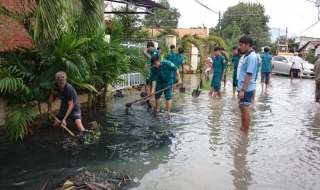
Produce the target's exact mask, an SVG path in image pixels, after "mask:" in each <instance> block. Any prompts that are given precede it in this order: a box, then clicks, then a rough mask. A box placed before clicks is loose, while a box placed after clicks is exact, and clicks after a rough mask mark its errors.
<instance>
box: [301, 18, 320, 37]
mask: <svg viewBox="0 0 320 190" xmlns="http://www.w3.org/2000/svg"><path fill="white" fill-rule="evenodd" d="M319 21H320V20H318V21H317V22H315V23H314V24H313V25H311V26H310V27H309V28H307V29H306V30H305V31H303V32H301V33H300V34H299V35H301V34H302V33H304V32H306V31H307V30H309V29H310V28H312V27H314V26H315V25H316V24H317V23H318V22H319Z"/></svg>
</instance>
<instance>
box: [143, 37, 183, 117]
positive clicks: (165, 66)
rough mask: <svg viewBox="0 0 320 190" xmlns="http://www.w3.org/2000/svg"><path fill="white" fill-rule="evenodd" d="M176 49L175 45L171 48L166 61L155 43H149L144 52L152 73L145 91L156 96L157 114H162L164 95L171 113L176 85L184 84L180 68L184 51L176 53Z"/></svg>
mask: <svg viewBox="0 0 320 190" xmlns="http://www.w3.org/2000/svg"><path fill="white" fill-rule="evenodd" d="M175 48H176V47H175V45H171V46H170V53H169V54H168V56H167V59H166V60H164V59H162V56H161V48H159V47H158V49H156V48H155V47H154V43H153V42H148V43H147V50H142V53H143V55H144V56H145V57H146V60H147V61H146V62H147V67H148V69H149V71H150V72H149V75H148V77H147V79H146V89H145V91H146V92H147V93H149V95H155V99H156V113H157V114H158V113H160V97H161V95H162V94H163V93H164V96H165V99H166V113H167V114H169V113H170V110H171V104H172V102H171V98H172V93H174V92H175V89H176V85H177V84H181V83H182V81H181V78H180V72H179V68H180V66H182V65H183V63H184V58H183V55H182V54H183V53H184V49H183V48H182V47H180V48H178V52H175ZM159 50H160V52H159ZM161 90H163V91H161ZM158 91H161V92H158Z"/></svg>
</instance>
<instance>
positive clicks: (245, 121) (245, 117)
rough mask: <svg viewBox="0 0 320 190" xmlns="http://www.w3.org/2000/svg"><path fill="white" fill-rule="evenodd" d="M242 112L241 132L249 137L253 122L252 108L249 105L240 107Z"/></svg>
mask: <svg viewBox="0 0 320 190" xmlns="http://www.w3.org/2000/svg"><path fill="white" fill-rule="evenodd" d="M239 108H240V112H241V126H240V131H241V132H242V133H243V134H244V135H247V134H248V132H249V126H250V121H251V114H250V107H249V106H247V105H243V104H241V105H239Z"/></svg>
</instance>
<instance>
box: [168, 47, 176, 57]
mask: <svg viewBox="0 0 320 190" xmlns="http://www.w3.org/2000/svg"><path fill="white" fill-rule="evenodd" d="M175 49H176V46H175V45H173V44H172V45H171V46H170V53H169V54H168V55H167V60H170V59H171V55H172V54H173V53H175V52H174V51H175Z"/></svg>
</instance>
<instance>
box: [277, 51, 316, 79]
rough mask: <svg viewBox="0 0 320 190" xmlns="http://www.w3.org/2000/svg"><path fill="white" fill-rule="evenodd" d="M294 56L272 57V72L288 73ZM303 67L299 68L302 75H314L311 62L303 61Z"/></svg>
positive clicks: (311, 76)
mask: <svg viewBox="0 0 320 190" xmlns="http://www.w3.org/2000/svg"><path fill="white" fill-rule="evenodd" d="M293 57H294V56H275V57H273V64H274V68H273V70H272V72H273V73H276V74H283V75H289V76H290V71H291V66H292V59H293ZM303 67H304V69H303V70H302V68H301V74H302V77H310V78H313V77H314V72H313V64H310V63H308V62H304V63H303Z"/></svg>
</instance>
